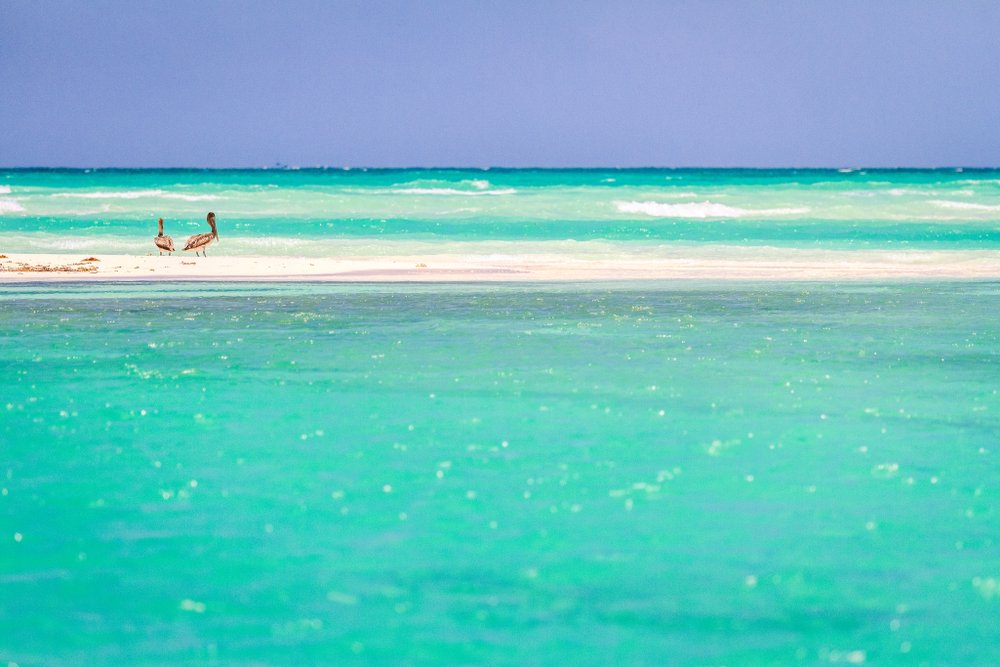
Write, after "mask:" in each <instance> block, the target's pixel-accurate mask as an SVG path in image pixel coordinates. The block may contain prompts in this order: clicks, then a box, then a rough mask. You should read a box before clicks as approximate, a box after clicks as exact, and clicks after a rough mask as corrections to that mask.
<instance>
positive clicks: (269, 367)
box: [0, 169, 1000, 667]
mask: <svg viewBox="0 0 1000 667" xmlns="http://www.w3.org/2000/svg"><path fill="white" fill-rule="evenodd" d="M210 209H211V210H213V211H215V212H216V214H217V216H218V220H219V233H220V241H219V243H218V244H217V245H216V246H213V254H231V255H313V256H348V255H380V254H383V255H390V254H393V255H395V254H413V255H421V254H424V253H428V252H433V253H454V254H463V253H481V254H489V253H498V254H531V253H545V254H546V255H549V256H554V257H558V256H560V255H562V256H567V257H574V256H587V257H601V258H605V257H614V256H630V255H641V256H642V257H644V258H653V259H656V258H657V257H662V258H663V259H664V261H669V260H670V258H673V257H676V256H678V255H680V256H683V255H684V253H685V252H688V251H690V252H691V254H692V255H694V256H698V257H705V256H711V257H725V256H727V255H729V256H731V257H733V258H737V259H740V258H746V257H747V256H748V255H747V253H748V252H750V253H752V255H751V256H753V257H754V258H755V259H761V258H765V259H766V257H767V253H769V252H772V251H774V252H778V251H780V250H786V249H789V248H793V249H814V250H824V249H837V250H847V251H857V252H859V253H861V252H864V251H867V250H881V251H886V250H896V249H899V250H907V251H916V252H923V251H937V250H947V251H949V252H948V253H941V256H942V257H945V258H946V259H942V260H939V261H955V262H962V261H964V259H965V258H972V257H980V256H983V253H986V254H987V255H988V254H989V253H993V252H996V251H997V250H1000V171H997V170H966V171H961V170H931V171H906V170H898V171H897V170H889V171H887V170H881V171H880V170H874V171H873V170H779V171H755V170H656V169H650V170H614V169H604V170H569V171H540V170H495V169H491V170H339V169H331V170H322V169H319V170H249V171H183V170H167V171H160V170H143V171H128V170H122V171H119V170H102V171H69V170H5V171H0V253H18V252H57V253H65V254H67V255H74V254H76V255H77V256H78V254H79V253H88V254H90V253H137V254H146V253H150V252H155V249H154V247H153V244H152V237H153V235H154V234H155V229H156V218H157V217H160V216H162V217H164V218H165V219H166V231H167V233H168V234H173V235H174V238H175V241H176V240H178V239H183V238H185V237H186V236H188V235H189V234H194V233H198V232H203V231H207V227H206V225H205V223H204V218H205V213H206V212H207V211H208V210H210ZM819 256H821V253H813V254H807V255H804V256H803V257H802V258H801V261H813V260H810V259H809V257H813V258H815V257H819ZM210 260H211V258H209V261H210ZM845 261H846V260H845ZM998 288H1000V284H998V283H996V282H974V281H951V282H936V283H918V282H907V281H896V282H885V283H860V282H847V283H841V284H838V283H808V282H799V283H794V282H785V283H782V282H770V283H750V282H717V283H712V282H704V281H688V282H678V283H673V282H647V283H636V284H630V283H615V284H562V285H554V284H548V285H546V284H519V285H484V284H478V285H477V284H473V283H455V284H434V285H431V284H417V283H410V284H395V285H390V284H383V285H376V284H368V285H364V284H358V285H335V284H308V283H300V284H281V283H267V284H253V283H244V284H224V283H197V282H193V283H128V284H121V283H101V284H95V283H62V284H48V285H45V284H30V283H29V284H6V285H3V284H0V341H2V342H0V370H2V372H3V381H2V382H3V384H2V387H3V393H2V396H0V663H13V664H17V665H20V666H22V667H23V666H25V665H36V664H39V665H41V664H44V665H78V664H97V665H103V664H106V665H112V664H113V665H119V664H128V665H163V664H171V665H172V664H260V665H303V664H336V665H340V664H359V665H361V664H364V665H406V664H435V665H436V664H463V665H517V666H522V665H551V664H569V665H587V664H594V665H657V666H659V665H730V666H732V665H787V664H804V665H812V664H831V663H833V664H861V663H866V664H879V665H882V664H889V665H896V664H899V665H996V664H1000V641H998V636H997V633H996V629H995V618H996V616H997V609H998V608H997V605H998V604H1000V551H998V548H997V538H998V532H1000V531H998V525H1000V524H998V522H997V513H996V505H997V486H996V481H997V479H998V466H997V463H996V456H997V452H996V448H997V443H998V440H1000V418H998V414H1000V412H998V411H1000V397H998V389H1000V382H998V381H1000V319H998V318H997V316H996V313H998V312H1000V289H998Z"/></svg>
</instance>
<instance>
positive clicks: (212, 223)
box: [208, 220, 219, 238]
mask: <svg viewBox="0 0 1000 667" xmlns="http://www.w3.org/2000/svg"><path fill="white" fill-rule="evenodd" d="M208 226H209V227H211V228H212V236H214V237H215V238H219V232H218V231H217V230H216V229H215V220H209V221H208Z"/></svg>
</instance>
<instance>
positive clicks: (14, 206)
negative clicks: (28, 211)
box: [0, 199, 24, 213]
mask: <svg viewBox="0 0 1000 667" xmlns="http://www.w3.org/2000/svg"><path fill="white" fill-rule="evenodd" d="M23 210H24V207H23V206H21V205H20V204H19V203H18V202H17V201H15V200H13V199H0V213H19V212H21V211H23Z"/></svg>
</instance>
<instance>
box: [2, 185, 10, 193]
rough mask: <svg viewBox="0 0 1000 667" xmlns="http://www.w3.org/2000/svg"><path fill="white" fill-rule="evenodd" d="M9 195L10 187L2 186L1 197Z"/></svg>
mask: <svg viewBox="0 0 1000 667" xmlns="http://www.w3.org/2000/svg"><path fill="white" fill-rule="evenodd" d="M9 194H10V186H9V185H0V195H9Z"/></svg>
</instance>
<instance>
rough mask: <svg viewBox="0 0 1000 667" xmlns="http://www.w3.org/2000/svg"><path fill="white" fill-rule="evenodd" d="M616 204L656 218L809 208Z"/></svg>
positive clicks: (735, 215)
mask: <svg viewBox="0 0 1000 667" xmlns="http://www.w3.org/2000/svg"><path fill="white" fill-rule="evenodd" d="M615 206H616V207H617V208H618V211H619V212H621V213H644V214H645V215H649V216H653V217H655V218H745V217H749V216H761V215H799V214H802V213H808V212H809V209H808V208H764V209H748V208H739V207H736V206H729V205H728V204H719V203H716V202H711V201H702V202H691V203H684V204H666V203H663V202H655V201H627V202H626V201H619V202H615Z"/></svg>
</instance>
